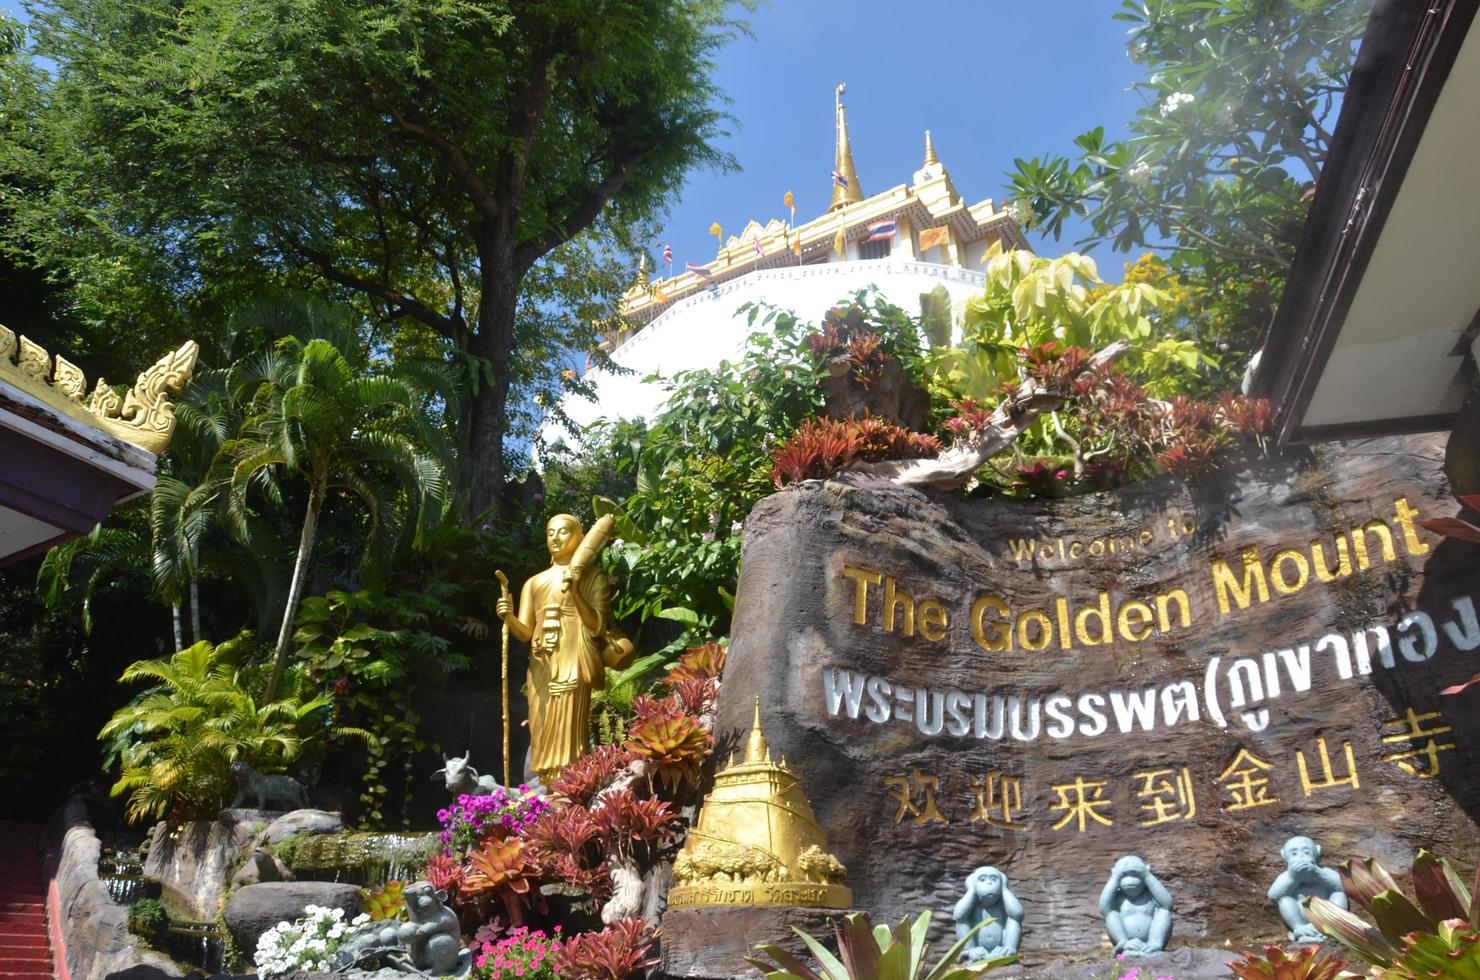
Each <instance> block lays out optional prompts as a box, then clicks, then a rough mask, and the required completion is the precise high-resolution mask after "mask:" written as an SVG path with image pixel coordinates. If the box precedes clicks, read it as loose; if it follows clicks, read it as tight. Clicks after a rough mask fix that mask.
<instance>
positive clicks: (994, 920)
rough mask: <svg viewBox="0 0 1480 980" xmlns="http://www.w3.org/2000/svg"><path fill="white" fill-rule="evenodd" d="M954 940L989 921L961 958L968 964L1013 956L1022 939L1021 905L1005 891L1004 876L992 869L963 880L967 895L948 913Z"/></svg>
mask: <svg viewBox="0 0 1480 980" xmlns="http://www.w3.org/2000/svg"><path fill="white" fill-rule="evenodd" d="M951 914H952V915H953V916H954V917H955V919H956V938H957V939H962V938H964V937H965V936H967V935H968V934H969V933H970V932H971V930H972V929H975V928H976V927H977V925H978V924H979V923H981V922H983V921H985V920H987V919H989V918H990V919H991V921H990V922H988V923H987V924H986V925H984V926H982V927H981V929H979V930H977V933H976V935H974V936H972V937H971V939H970V941H969V942H967V944H966V949H965V950H963V951H962V953H961V957H962V959H964V960H965V961H966V962H968V963H976V962H978V961H980V960H990V959H997V958H999V957H1003V956H1016V955H1017V951H1018V943H1019V942H1021V941H1022V938H1023V903H1022V902H1019V901H1018V900H1017V896H1016V895H1014V894H1013V893H1012V892H1011V891H1009V890H1008V888H1007V875H1005V874H1003V873H1002V872H1001V871H998V870H997V869H996V868H992V867H982V868H977V869H976V870H975V871H973V872H972V873H971V874H970V875H968V876H967V878H966V894H965V895H962V896H961V900H960V901H959V902H957V903H956V909H955V911H954V912H952V913H951Z"/></svg>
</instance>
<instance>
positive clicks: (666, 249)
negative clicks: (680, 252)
mask: <svg viewBox="0 0 1480 980" xmlns="http://www.w3.org/2000/svg"><path fill="white" fill-rule="evenodd" d="M663 261H664V262H667V263H668V264H669V265H672V264H673V244H672V243H671V242H664V243H663Z"/></svg>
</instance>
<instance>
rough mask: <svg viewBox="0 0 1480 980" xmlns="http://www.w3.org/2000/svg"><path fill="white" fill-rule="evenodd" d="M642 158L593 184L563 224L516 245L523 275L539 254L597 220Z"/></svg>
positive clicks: (518, 266)
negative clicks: (634, 165) (633, 166)
mask: <svg viewBox="0 0 1480 980" xmlns="http://www.w3.org/2000/svg"><path fill="white" fill-rule="evenodd" d="M639 159H641V154H640V153H639V154H635V155H633V157H632V158H630V159H628V160H624V161H623V162H622V163H620V164H619V165H618V166H617V167H616V168H615V169H614V170H613V171H612V172H611V173H610V174H608V175H607V176H606V179H605V180H603V181H602V182H601V183H599V184H597V185H596V186H595V187H593V188H592V189H591V191H590V193H588V194H587V195H586V196H585V197H584V198H583V199H582V200H581V202H580V203H579V204H577V205H576V206H575V208H574V209H572V211H571V212H570V217H569V218H568V219H567V220H566V222H565V224H564V225H562V226H556V227H552V228H551V229H549V230H548V231H546V232H545V233H544V234H543V235H540V236H539V237H537V238H533V239H530V240H529V241H527V242H521V243H520V244H519V246H518V247H517V248H515V249H514V263H515V267H516V268H517V269H518V270H519V273H520V274H521V275H522V274H523V273H525V272H527V271H529V267H530V266H532V265H534V264H535V262H536V261H537V260H538V259H539V258H540V256H542V255H544V254H546V253H547V252H549V251H550V250H551V249H553V248H555V247H556V246H558V245H560V244H561V243H562V242H567V241H570V239H572V238H574V237H575V236H576V235H577V234H579V233H580V232H582V231H584V230H585V229H586V227H587V226H588V225H590V224H591V222H593V221H595V220H596V218H597V216H598V215H600V214H601V209H602V208H603V207H605V206H606V202H608V201H610V200H611V199H612V198H613V197H614V196H616V194H617V193H618V192H619V191H620V190H621V189H622V186H623V185H624V184H626V183H627V174H628V172H629V171H630V170H631V169H632V165H633V164H635V163H636V162H637V161H638V160H639Z"/></svg>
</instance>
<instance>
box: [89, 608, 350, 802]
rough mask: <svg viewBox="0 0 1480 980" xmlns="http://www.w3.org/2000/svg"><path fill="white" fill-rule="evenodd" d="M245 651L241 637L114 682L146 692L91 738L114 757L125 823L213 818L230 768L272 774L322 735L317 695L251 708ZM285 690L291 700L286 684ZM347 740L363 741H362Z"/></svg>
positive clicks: (133, 669)
mask: <svg viewBox="0 0 1480 980" xmlns="http://www.w3.org/2000/svg"><path fill="white" fill-rule="evenodd" d="M250 646H251V634H250V633H242V634H241V635H240V636H238V637H236V638H235V639H233V640H229V641H227V642H225V643H222V644H220V645H219V646H212V645H211V644H210V643H208V642H205V641H201V642H200V643H197V644H195V645H194V646H190V647H187V648H186V649H184V650H181V651H180V652H179V653H176V654H174V655H173V656H171V657H167V658H162V659H159V660H141V661H139V662H138V663H135V664H133V665H132V666H130V667H129V668H128V669H127V670H125V671H124V672H123V676H122V677H121V678H119V679H120V681H121V682H123V683H131V682H135V681H153V682H155V683H154V686H152V687H150V688H149V689H148V690H146V691H144V692H143V693H142V694H140V695H139V696H138V697H136V698H135V699H134V700H133V701H131V702H130V703H129V704H127V705H125V706H124V707H122V708H120V709H118V711H116V712H114V714H113V717H112V718H111V719H110V720H109V721H108V723H107V724H106V725H104V726H103V730H102V731H101V732H100V733H99V735H98V737H99V738H100V739H105V740H108V742H109V743H110V747H111V749H112V750H113V751H115V752H116V753H117V756H118V760H119V763H120V765H121V767H122V775H120V776H119V778H118V781H117V782H116V783H114V784H113V795H114V796H120V795H123V794H125V793H126V794H128V808H127V816H128V819H129V820H131V821H135V822H137V821H142V820H153V819H158V818H160V817H164V816H166V815H168V816H171V817H177V818H190V817H204V816H210V815H213V814H215V813H216V812H217V811H219V810H220V809H221V808H222V807H223V806H225V805H226V803H227V802H228V801H229V800H230V799H231V797H232V796H233V795H234V793H235V792H236V784H235V781H234V780H233V779H232V776H231V771H230V766H231V764H232V763H233V762H247V763H250V764H251V765H252V766H254V767H255V768H257V769H258V770H259V771H261V772H267V773H273V772H282V771H283V770H284V769H286V768H287V766H288V765H289V764H291V763H293V762H295V761H297V760H298V759H300V758H302V757H303V755H304V754H305V753H306V752H308V751H310V750H312V749H313V748H314V747H315V746H316V745H317V743H319V742H320V741H321V740H322V739H323V738H324V737H325V736H326V735H327V734H329V733H330V732H331V729H330V728H329V727H328V725H327V724H326V717H325V716H326V715H327V713H328V709H329V705H330V699H329V698H328V696H326V695H319V696H317V697H313V698H310V699H308V700H306V701H305V700H301V699H300V697H299V696H298V694H297V693H296V692H294V693H290V694H288V695H287V696H285V697H282V698H279V699H277V700H275V701H272V702H269V703H266V704H262V705H259V704H258V703H257V701H256V700H255V699H254V697H253V694H252V692H251V691H250V690H249V689H248V687H249V677H250V675H251V671H250V670H249V669H248V668H246V667H244V666H243V660H244V657H245V653H246V651H247V650H248V649H249V648H250ZM289 681H290V684H289V690H290V691H291V690H292V688H293V687H295V686H296V682H297V678H296V676H290V678H289ZM337 731H338V733H340V734H344V733H346V732H347V731H349V730H346V729H339V730H337ZM353 733H354V734H356V735H358V736H359V737H362V738H365V739H367V740H373V737H372V736H370V735H369V733H368V732H364V731H354V732H353Z"/></svg>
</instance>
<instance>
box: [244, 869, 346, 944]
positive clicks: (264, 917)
mask: <svg viewBox="0 0 1480 980" xmlns="http://www.w3.org/2000/svg"><path fill="white" fill-rule="evenodd" d="M310 905H320V906H323V907H324V908H339V909H344V912H345V917H346V918H351V917H353V916H355V915H358V914H359V911H360V893H359V889H357V888H356V887H355V886H354V885H341V884H338V883H337V882H332V881H271V882H263V883H261V884H257V885H247V886H245V887H243V888H242V889H240V890H239V891H237V892H236V893H234V894H233V895H232V896H231V898H230V900H228V901H227V903H226V911H225V913H224V915H223V917H224V918H225V920H226V928H227V929H229V930H231V938H232V939H234V940H235V941H236V945H237V948H238V949H241V950H243V951H245V952H246V953H247V954H248V955H251V952H252V951H253V950H255V949H256V948H257V938H258V937H259V936H261V935H262V934H263V933H264V932H266V931H267V930H269V929H271V928H272V927H273V926H275V925H277V924H278V923H279V922H291V921H293V920H294V919H298V918H301V917H302V916H303V910H304V909H305V908H307V907H308V906H310Z"/></svg>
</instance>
